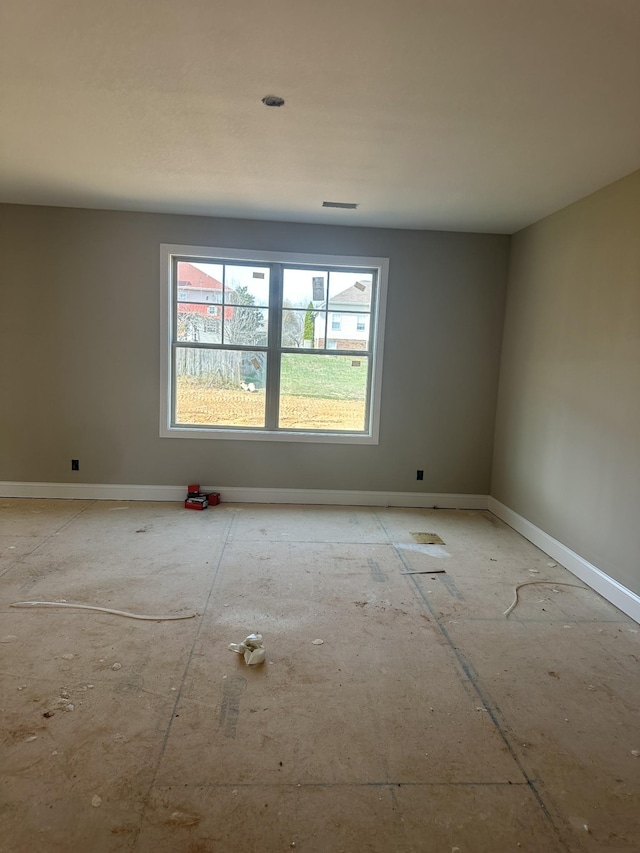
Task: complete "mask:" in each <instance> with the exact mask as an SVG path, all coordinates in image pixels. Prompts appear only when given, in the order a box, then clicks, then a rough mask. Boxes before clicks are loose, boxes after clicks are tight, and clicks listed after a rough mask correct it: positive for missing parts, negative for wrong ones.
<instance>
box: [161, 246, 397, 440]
mask: <svg viewBox="0 0 640 853" xmlns="http://www.w3.org/2000/svg"><path fill="white" fill-rule="evenodd" d="M161 252H162V254H161V260H162V266H161V269H162V287H163V310H162V342H163V351H162V376H161V398H162V402H161V426H160V435H161V436H163V437H178V438H189V437H193V438H227V439H228V438H233V439H243V438H246V439H251V440H256V439H258V440H260V439H262V440H273V441H316V442H321V441H329V442H350V443H364V444H372V443H377V441H378V425H379V413H380V394H381V376H382V349H383V327H384V308H385V302H386V284H387V269H388V261H387V259H385V258H361V257H342V256H330V255H320V256H317V255H300V254H296V255H293V254H284V253H280V252H257V251H241V250H237V249H213V248H212V249H210V248H201V247H194V246H168V245H163V246H162V249H161ZM178 282H179V283H180V287H179V286H178ZM182 287H184V288H185V289H182ZM187 287H188V288H190V291H187V290H186V288H187ZM212 302H214V303H216V304H215V305H212V304H210V303H212ZM206 303H209V304H206ZM343 321H344V326H343ZM354 326H355V327H356V328H357V329H358V330H359V331H360V332H365V334H364V335H362V334H360V335H358V338H357V340H355V339H354V340H351V339H350V338H346V339H344V340H343V339H341V340H340V346H341V349H338V342H337V340H336V339H335V338H334V339H331V332H332V331H340V330H341V329H342V328H344V329H346V330H351V329H353V328H354ZM200 331H202V332H204V333H205V334H200ZM356 345H357V349H352V347H355V346H356ZM354 356H355V357H356V358H354Z"/></svg>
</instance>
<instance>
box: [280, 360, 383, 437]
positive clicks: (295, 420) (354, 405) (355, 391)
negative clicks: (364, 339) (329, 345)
mask: <svg viewBox="0 0 640 853" xmlns="http://www.w3.org/2000/svg"><path fill="white" fill-rule="evenodd" d="M367 373H368V357H367V356H365V357H363V358H357V359H355V358H353V356H341V355H328V354H319V353H318V354H315V353H314V354H311V353H309V354H302V353H301V354H300V355H298V353H283V355H282V360H281V366H280V419H279V424H278V425H279V427H280V428H281V429H317V430H351V431H354V432H362V431H364V429H365V423H366V404H367Z"/></svg>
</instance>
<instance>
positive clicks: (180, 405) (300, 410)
mask: <svg viewBox="0 0 640 853" xmlns="http://www.w3.org/2000/svg"><path fill="white" fill-rule="evenodd" d="M176 403H177V405H176V408H177V412H176V414H177V418H178V422H179V423H183V424H215V425H217V426H248V427H250V426H255V427H261V426H264V405H265V395H264V391H256V392H255V393H250V392H248V391H235V390H225V389H215V388H203V387H201V386H198V385H186V384H182V385H181V387H180V389H179V391H178V395H177V401H176ZM364 409H365V407H364V402H363V401H362V400H326V399H318V398H316V397H293V396H291V397H286V396H285V397H282V399H281V401H280V426H281V427H285V428H289V429H296V428H297V429H332V430H333V429H345V430H362V429H363V428H364V426H363V425H364Z"/></svg>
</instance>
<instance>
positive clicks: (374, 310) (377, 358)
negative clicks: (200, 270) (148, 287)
mask: <svg viewBox="0 0 640 853" xmlns="http://www.w3.org/2000/svg"><path fill="white" fill-rule="evenodd" d="M174 257H178V258H183V257H187V258H189V259H190V260H195V259H199V258H201V259H202V262H203V263H204V262H206V261H212V260H215V261H231V262H233V261H250V262H251V261H253V262H256V263H261V262H262V263H276V264H285V265H287V264H291V265H295V264H303V265H306V266H309V267H312V268H316V269H317V268H319V267H320V268H321V267H331V268H336V267H345V268H353V267H365V268H369V269H371V268H373V269H376V270H377V287H376V288H375V293H374V294H373V298H372V304H371V313H370V315H369V316H370V318H371V323H370V329H369V334H370V336H371V378H370V385H369V413H368V414H369V417H368V431H367V432H357V433H355V432H333V431H329V430H327V431H304V430H295V431H293V430H284V429H282V430H268V429H262V428H260V429H252V428H240V427H233V426H223V427H209V426H198V427H195V426H193V427H192V426H184V425H175V424H173V423H172V385H171V383H172V367H171V365H172V358H173V349H172V348H173V341H172V317H173V297H174V294H173V289H174V288H173V282H172V265H173V259H174ZM388 274H389V259H388V258H370V257H360V256H357V257H354V256H346V255H316V254H301V253H297V252H296V253H294V252H262V251H256V250H250V249H228V248H219V247H213V246H185V245H179V244H169V243H163V244H162V245H161V246H160V349H161V352H160V437H161V438H182V439H184V438H200V439H224V440H226V441H229V440H234V441H235V440H239V441H243V440H244V441H293V442H314V443H331V444H378V442H379V434H380V405H381V393H382V355H383V350H384V327H385V311H386V302H387V281H388ZM270 310H273V309H271V308H270ZM278 346H279V344H278Z"/></svg>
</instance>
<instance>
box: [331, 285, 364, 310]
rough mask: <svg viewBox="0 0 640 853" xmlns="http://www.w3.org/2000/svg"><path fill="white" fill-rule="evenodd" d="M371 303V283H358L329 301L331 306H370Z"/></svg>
mask: <svg viewBox="0 0 640 853" xmlns="http://www.w3.org/2000/svg"><path fill="white" fill-rule="evenodd" d="M370 302H371V282H370V281H358V282H356V284H352V285H351V287H348V288H347V289H346V290H343V291H341V292H340V293H336V295H335V296H332V297H331V298H330V299H329V305H335V304H337V303H339V304H340V305H369V303H370Z"/></svg>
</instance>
